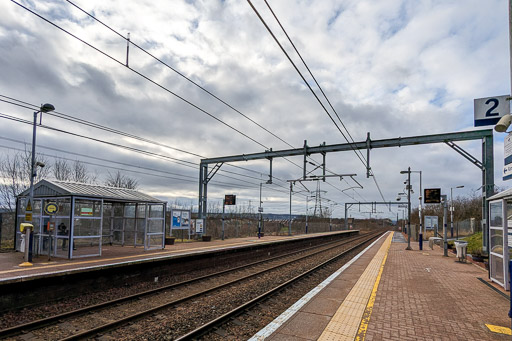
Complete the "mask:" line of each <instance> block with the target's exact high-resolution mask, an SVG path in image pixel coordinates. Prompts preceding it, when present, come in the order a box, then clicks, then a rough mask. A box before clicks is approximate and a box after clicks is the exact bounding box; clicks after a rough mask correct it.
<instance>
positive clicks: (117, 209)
mask: <svg viewBox="0 0 512 341" xmlns="http://www.w3.org/2000/svg"><path fill="white" fill-rule="evenodd" d="M113 207H114V217H123V216H124V205H123V204H121V203H114V204H113Z"/></svg>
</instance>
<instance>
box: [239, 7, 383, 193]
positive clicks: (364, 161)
mask: <svg viewBox="0 0 512 341" xmlns="http://www.w3.org/2000/svg"><path fill="white" fill-rule="evenodd" d="M264 1H265V3H266V4H267V7H268V8H269V10H270V11H271V13H272V15H273V16H274V18H275V19H276V21H277V22H278V24H279V26H280V27H281V29H282V30H283V32H284V33H285V35H286V37H287V38H288V40H289V41H290V43H291V44H292V46H293V48H294V50H295V51H296V53H297V54H298V55H299V57H300V59H301V61H302V62H303V64H304V65H305V67H306V69H307V70H308V72H309V74H310V75H311V77H312V78H313V80H314V81H315V83H316V85H317V86H318V88H319V89H320V91H321V92H322V94H323V96H324V97H325V99H326V100H327V102H328V103H329V105H330V107H331V109H332V110H333V111H334V113H335V114H336V116H337V118H338V120H339V121H340V123H341V124H342V126H343V128H344V129H345V131H346V132H347V134H348V135H349V137H350V138H351V140H352V142H351V141H349V139H348V138H347V136H346V135H345V134H344V133H343V131H342V130H341V128H340V127H339V126H338V124H337V123H336V121H335V120H334V119H333V117H332V115H331V114H330V113H329V111H328V110H327V108H326V107H325V105H324V104H323V103H322V101H321V100H320V99H319V98H318V96H317V95H316V93H315V91H314V90H313V88H312V87H311V86H310V85H309V83H308V81H307V80H306V78H305V77H304V76H303V75H302V73H301V72H300V70H299V69H298V67H297V66H296V65H295V63H294V62H293V60H292V59H291V57H290V56H289V54H288V53H287V52H286V50H285V49H284V47H283V46H282V45H281V43H280V42H279V40H278V39H277V37H276V36H275V35H274V33H273V32H272V30H271V29H270V27H269V26H268V25H267V23H266V22H265V20H264V19H263V17H262V16H261V15H260V13H259V12H258V10H257V9H256V8H255V7H254V5H253V4H252V2H251V1H250V0H247V2H248V3H249V5H250V6H251V8H252V9H253V11H254V12H255V13H256V15H257V16H258V18H259V19H260V21H261V22H262V24H263V25H264V26H265V28H266V29H267V31H268V32H269V34H270V35H271V36H272V38H273V39H274V41H275V42H276V44H277V45H278V46H279V48H280V49H281V51H282V52H283V53H284V54H285V56H286V57H287V59H288V60H289V62H290V63H291V64H292V66H293V67H294V68H295V70H296V71H297V73H298V74H299V76H300V77H301V78H302V80H303V81H304V83H305V84H306V86H307V87H308V88H309V90H310V92H311V93H312V94H313V96H314V97H315V99H316V100H317V101H318V103H319V104H320V106H321V107H322V109H323V110H324V112H325V113H326V114H327V115H328V116H329V118H330V119H331V121H332V122H333V123H334V125H335V126H336V128H337V129H338V131H339V132H340V133H341V135H342V136H343V138H344V139H345V140H346V141H347V142H348V144H349V145H350V146H351V148H352V150H353V151H354V153H355V154H356V156H357V157H358V159H359V160H360V161H361V162H362V164H363V166H365V167H367V164H366V162H367V161H366V159H365V157H364V155H362V153H361V152H360V151H359V152H358V151H357V149H356V148H354V147H353V143H354V139H353V138H352V135H350V132H349V131H348V129H347V127H346V126H345V124H344V123H343V121H342V120H341V118H340V116H339V115H338V113H337V112H336V110H335V109H334V107H333V106H332V104H331V102H330V100H329V99H328V98H327V96H326V94H325V92H324V91H323V89H322V88H321V87H320V84H319V83H318V82H317V80H316V78H315V77H314V75H313V73H312V72H311V70H310V68H309V67H308V66H307V64H306V62H305V61H304V59H303V58H302V55H301V54H300V53H299V51H298V50H297V48H296V47H295V44H294V43H293V41H292V40H291V38H290V36H289V35H288V33H287V32H286V30H285V29H284V27H283V26H282V24H281V22H280V21H279V19H278V18H277V16H276V15H275V13H274V11H273V10H272V8H271V7H270V5H269V4H268V2H267V1H266V0H264ZM369 171H370V173H371V174H372V176H373V175H374V174H373V171H372V170H371V169H370V170H369ZM374 182H375V185H376V186H377V189H378V191H379V193H380V195H381V197H382V200H384V201H386V200H385V198H384V196H383V194H382V191H381V189H380V187H379V185H378V183H377V180H376V179H375V177H374Z"/></svg>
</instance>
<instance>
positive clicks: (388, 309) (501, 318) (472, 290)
mask: <svg viewBox="0 0 512 341" xmlns="http://www.w3.org/2000/svg"><path fill="white" fill-rule="evenodd" d="M405 246H406V244H404V243H392V244H391V248H390V250H389V255H388V259H387V262H386V266H385V267H384V272H383V274H382V278H381V282H380V285H379V288H378V292H377V298H376V300H375V305H374V307H373V312H372V315H371V318H370V322H369V325H368V331H367V333H366V338H365V339H366V340H369V341H372V340H478V341H480V340H510V336H507V335H503V334H496V333H492V332H490V331H489V330H488V328H487V327H486V326H485V324H486V323H487V324H493V325H498V326H503V327H510V319H509V318H508V311H509V307H510V302H509V301H508V300H507V299H506V298H504V297H502V296H501V295H499V294H498V293H496V292H494V291H493V290H492V289H490V288H489V287H487V286H486V285H485V284H484V283H482V282H480V281H479V280H478V277H480V278H483V279H485V280H488V275H487V271H486V270H483V269H480V268H478V267H477V266H475V265H473V264H471V263H459V262H456V261H455V260H456V258H455V256H454V255H453V254H450V256H449V257H444V256H443V250H442V249H440V248H439V247H435V248H434V250H430V249H428V248H427V249H426V248H425V247H424V248H423V251H419V250H418V243H411V246H412V248H413V250H412V251H406V250H405Z"/></svg>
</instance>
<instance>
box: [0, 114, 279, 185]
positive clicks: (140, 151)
mask: <svg viewBox="0 0 512 341" xmlns="http://www.w3.org/2000/svg"><path fill="white" fill-rule="evenodd" d="M0 118H5V119H9V120H13V121H16V122H20V123H25V124H29V125H32V124H33V123H32V122H30V121H28V120H23V119H20V118H17V117H14V116H10V115H6V114H3V113H0ZM39 127H41V128H46V129H49V130H54V131H58V132H61V133H65V134H70V135H72V136H76V137H81V138H85V139H90V140H93V141H95V142H99V143H105V144H107V145H111V146H114V147H119V148H124V149H128V150H130V151H133V152H137V153H141V154H144V155H149V156H153V157H157V158H160V159H164V160H167V161H172V162H176V159H175V158H171V157H168V156H166V155H161V154H157V153H152V152H148V151H144V150H140V149H137V148H133V147H128V146H124V145H120V144H117V143H112V142H108V141H104V140H100V139H96V138H92V137H89V136H85V135H81V134H76V133H72V132H69V131H65V130H62V129H58V128H54V127H50V126H47V125H39ZM8 140H13V139H8ZM23 143H24V142H23ZM187 162H188V161H187ZM178 164H180V165H182V166H187V167H190V168H193V169H195V170H197V169H198V167H197V164H195V163H193V162H188V164H184V163H179V162H178ZM227 172H228V173H231V174H237V175H240V176H244V175H243V174H238V173H234V172H229V171H227ZM219 175H221V176H224V177H228V178H231V179H232V180H236V181H241V182H246V183H249V184H251V185H253V186H255V187H251V188H256V187H257V186H259V183H254V182H248V181H245V180H241V179H237V178H233V177H229V176H226V175H223V174H219ZM253 178H254V177H253ZM194 182H195V183H197V182H196V181H194ZM217 182H218V181H217ZM275 185H276V186H278V187H282V188H285V187H284V186H281V185H278V184H275Z"/></svg>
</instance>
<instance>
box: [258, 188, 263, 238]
mask: <svg viewBox="0 0 512 341" xmlns="http://www.w3.org/2000/svg"><path fill="white" fill-rule="evenodd" d="M261 186H262V183H261V182H260V205H259V207H258V213H259V214H260V217H259V219H258V239H260V238H261V219H262V212H263V207H261V204H262V203H263V201H261Z"/></svg>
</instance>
